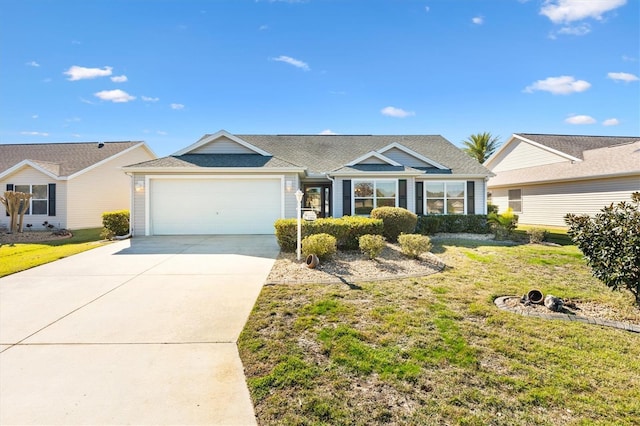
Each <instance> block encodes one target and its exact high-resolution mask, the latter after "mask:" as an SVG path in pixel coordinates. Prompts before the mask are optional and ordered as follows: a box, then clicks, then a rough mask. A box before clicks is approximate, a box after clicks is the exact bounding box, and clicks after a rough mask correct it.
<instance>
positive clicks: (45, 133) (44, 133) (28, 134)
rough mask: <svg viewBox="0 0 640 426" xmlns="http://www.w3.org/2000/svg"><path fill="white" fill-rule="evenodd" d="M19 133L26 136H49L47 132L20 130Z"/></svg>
mask: <svg viewBox="0 0 640 426" xmlns="http://www.w3.org/2000/svg"><path fill="white" fill-rule="evenodd" d="M20 134H21V135H26V136H49V133H47V132H20Z"/></svg>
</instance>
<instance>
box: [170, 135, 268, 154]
mask: <svg viewBox="0 0 640 426" xmlns="http://www.w3.org/2000/svg"><path fill="white" fill-rule="evenodd" d="M223 136H224V137H226V138H228V139H231V140H232V141H234V142H235V143H237V144H239V145H242V146H244V147H245V148H247V149H250V150H251V151H253V152H255V153H256V154H260V155H264V156H265V157H273V155H271V154H270V153H268V152H267V151H264V150H262V149H260V148H258V147H257V146H254V145H251V144H250V143H249V142H246V141H244V140H242V139H240V138H239V137H237V136H235V135H232V134H231V133H229V132H227V131H226V130H219V131H217V132H216V133H214V134H212V135H209V136H207V137H204V138H201V139H200V140H198V141H197V142H196V143H193V144H191V145H189V146H188V147H186V148H184V149H181V150H180V151H178V152H175V153H173V154H171V155H172V156H180V155H184V154H188V153H189V152H191V151H193V150H195V149H198V148H200V147H201V146H204V145H206V144H208V143H210V142H213V141H214V140H216V139H218V138H220V137H223Z"/></svg>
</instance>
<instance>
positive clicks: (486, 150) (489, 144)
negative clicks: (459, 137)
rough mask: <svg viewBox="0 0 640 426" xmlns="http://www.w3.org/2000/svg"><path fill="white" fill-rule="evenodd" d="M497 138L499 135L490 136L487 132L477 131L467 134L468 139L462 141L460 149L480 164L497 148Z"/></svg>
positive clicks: (498, 138)
mask: <svg viewBox="0 0 640 426" xmlns="http://www.w3.org/2000/svg"><path fill="white" fill-rule="evenodd" d="M499 140H500V136H492V135H491V133H489V132H484V133H477V134H475V135H471V136H469V139H468V140H466V141H462V144H463V145H464V148H462V150H463V151H464V152H466V153H467V154H469V155H470V156H472V157H473V158H475V159H476V160H478V162H479V163H480V164H482V163H484V162H485V161H486V160H487V158H489V157H490V156H491V154H493V153H494V151H495V150H496V149H497V148H498V142H499Z"/></svg>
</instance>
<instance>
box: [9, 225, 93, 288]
mask: <svg viewBox="0 0 640 426" xmlns="http://www.w3.org/2000/svg"><path fill="white" fill-rule="evenodd" d="M101 231H102V228H92V229H79V230H75V231H72V232H73V236H72V237H71V238H65V239H62V240H54V241H48V242H39V243H29V244H22V243H16V244H0V277H4V276H6V275H9V274H13V273H16V272H20V271H24V270H26V269H29V268H33V267H34V266H39V265H43V264H45V263H49V262H53V261H54V260H58V259H62V258H63V257H68V256H71V255H74V254H77V253H80V252H83V251H86V250H90V249H92V248H95V247H98V246H99V243H98V241H100V240H101V238H100V232H101Z"/></svg>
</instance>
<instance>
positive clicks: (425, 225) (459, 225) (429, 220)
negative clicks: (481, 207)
mask: <svg viewBox="0 0 640 426" xmlns="http://www.w3.org/2000/svg"><path fill="white" fill-rule="evenodd" d="M416 232H417V233H420V234H423V235H433V234H436V233H438V232H447V233H459V232H467V233H470V234H488V233H489V232H491V229H490V228H489V224H488V223H487V215H484V214H471V215H462V214H439V215H427V216H418V224H417V225H416Z"/></svg>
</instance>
